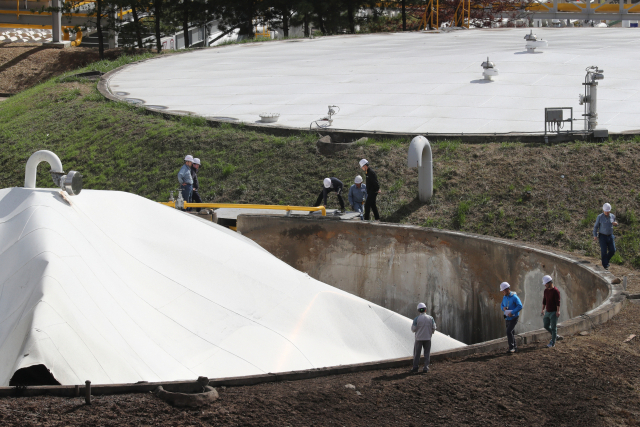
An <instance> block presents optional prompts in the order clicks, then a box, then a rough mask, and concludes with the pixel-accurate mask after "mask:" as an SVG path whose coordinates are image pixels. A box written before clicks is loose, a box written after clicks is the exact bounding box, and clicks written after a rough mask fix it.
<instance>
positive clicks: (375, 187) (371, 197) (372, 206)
mask: <svg viewBox="0 0 640 427" xmlns="http://www.w3.org/2000/svg"><path fill="white" fill-rule="evenodd" d="M360 167H361V168H362V170H363V171H364V173H365V175H367V201H366V202H365V204H364V219H365V220H367V221H368V220H369V219H370V218H371V215H370V211H373V217H374V218H375V219H376V221H378V220H380V215H379V214H378V206H377V205H376V198H377V197H378V194H380V184H379V183H378V175H377V174H376V173H375V171H374V170H373V169H371V167H369V161H368V160H367V159H362V160H360Z"/></svg>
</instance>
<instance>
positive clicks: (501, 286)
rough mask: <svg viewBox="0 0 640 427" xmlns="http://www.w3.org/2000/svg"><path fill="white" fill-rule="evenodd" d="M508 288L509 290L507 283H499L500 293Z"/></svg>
mask: <svg viewBox="0 0 640 427" xmlns="http://www.w3.org/2000/svg"><path fill="white" fill-rule="evenodd" d="M509 288H511V285H510V284H508V283H507V282H502V283H500V292H503V291H504V290H505V289H509Z"/></svg>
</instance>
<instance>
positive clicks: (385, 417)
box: [0, 259, 640, 427]
mask: <svg viewBox="0 0 640 427" xmlns="http://www.w3.org/2000/svg"><path fill="white" fill-rule="evenodd" d="M592 261H596V260H594V259H592ZM612 272H613V273H614V274H616V275H617V276H619V277H621V276H623V275H627V277H628V290H629V291H630V292H631V293H638V291H640V277H639V276H637V275H635V274H634V273H635V271H634V270H628V269H626V268H623V267H619V266H612ZM631 335H636V337H635V338H633V339H631V340H630V341H628V342H625V340H626V339H628V338H629V337H630V336H631ZM505 350H506V348H505ZM639 366H640V300H628V301H627V302H626V305H625V307H624V308H623V310H622V311H621V312H620V313H619V314H618V315H617V316H615V317H614V318H613V319H612V320H610V321H609V322H607V323H606V324H604V325H601V326H598V327H595V328H593V329H592V330H591V331H589V333H588V335H586V336H581V335H575V336H567V337H565V339H564V340H562V341H559V342H558V344H557V345H556V347H555V348H552V349H549V348H546V346H545V345H544V344H531V345H527V346H524V347H521V348H520V349H519V352H518V353H516V354H513V355H511V354H506V353H503V352H502V351H500V352H494V353H487V354H482V355H475V356H470V357H466V358H463V359H451V360H447V361H443V362H436V363H433V364H432V366H431V372H430V373H428V374H424V375H423V374H418V375H415V374H409V373H408V371H409V368H410V367H409V366H407V368H406V369H387V370H378V371H370V372H362V373H356V374H348V375H339V376H332V377H325V378H316V379H312V380H304V381H293V382H280V383H269V384H262V385H257V386H251V387H227V388H218V392H219V393H220V399H219V400H218V401H216V402H214V403H213V404H211V405H209V406H206V407H203V408H199V409H180V408H174V407H172V406H170V405H169V404H167V403H165V402H164V401H161V400H160V399H158V398H156V397H155V396H154V395H153V394H151V393H146V394H125V395H115V396H97V397H94V398H93V404H92V405H90V406H87V405H85V404H84V399H83V398H59V397H33V398H19V397H15V398H13V397H12V398H3V399H0V424H2V425H5V426H18V425H19V426H36V425H38V426H66V425H87V426H89V425H90V426H94V425H101V426H122V425H131V426H133V425H136V426H138V425H145V426H151V425H154V426H155V425H162V426H207V425H213V426H216V425H220V426H223V425H224V426H333V425H335V426H364V425H370V426H416V427H417V426H424V425H429V426H443V425H457V426H541V425H549V426H579V427H586V426H635V425H638V424H639V423H640V369H639ZM347 384H352V385H354V386H355V387H356V388H355V390H353V389H348V388H346V387H345V386H346V385H347Z"/></svg>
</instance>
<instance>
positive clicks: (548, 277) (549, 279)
mask: <svg viewBox="0 0 640 427" xmlns="http://www.w3.org/2000/svg"><path fill="white" fill-rule="evenodd" d="M549 282H553V279H552V278H551V276H544V277H543V278H542V284H543V285H546V284H547V283H549Z"/></svg>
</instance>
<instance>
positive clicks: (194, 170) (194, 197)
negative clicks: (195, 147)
mask: <svg viewBox="0 0 640 427" xmlns="http://www.w3.org/2000/svg"><path fill="white" fill-rule="evenodd" d="M199 169H200V159H199V158H197V157H194V159H193V164H192V165H191V178H193V191H192V192H191V201H192V202H193V203H202V199H201V198H200V194H198V188H199V187H200V183H199V182H198V170H199ZM200 209H201V208H196V212H200ZM187 210H188V211H190V210H191V208H189V209H187Z"/></svg>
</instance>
